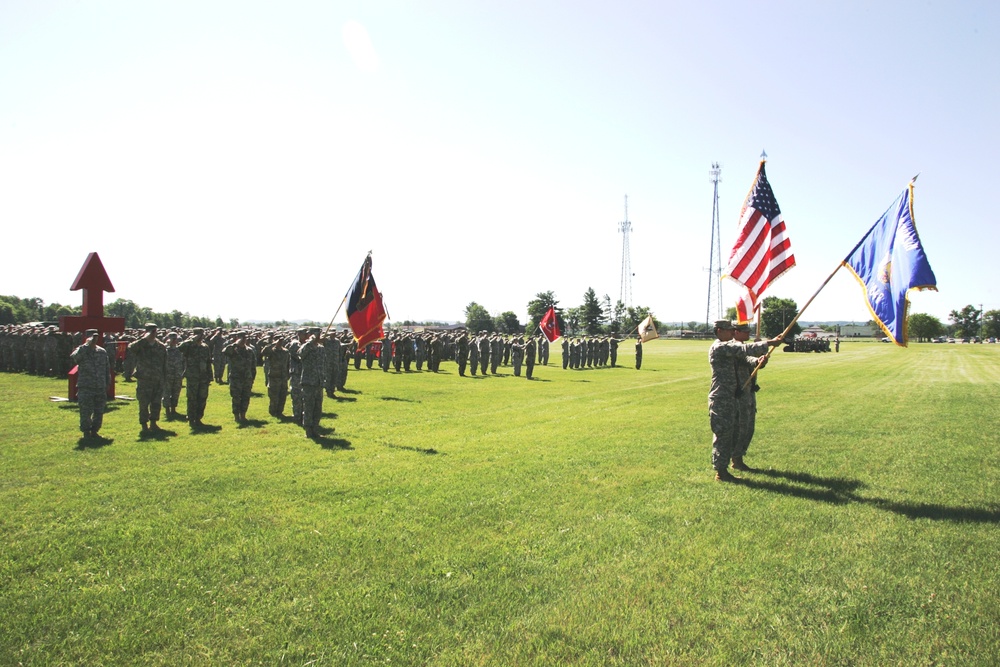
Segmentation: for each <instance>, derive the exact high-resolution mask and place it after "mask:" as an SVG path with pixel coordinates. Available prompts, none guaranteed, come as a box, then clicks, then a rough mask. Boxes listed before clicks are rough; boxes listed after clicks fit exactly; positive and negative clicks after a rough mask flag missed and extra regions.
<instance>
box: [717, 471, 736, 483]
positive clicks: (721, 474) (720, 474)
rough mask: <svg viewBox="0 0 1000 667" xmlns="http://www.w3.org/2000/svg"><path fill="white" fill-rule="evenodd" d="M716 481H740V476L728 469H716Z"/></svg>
mask: <svg viewBox="0 0 1000 667" xmlns="http://www.w3.org/2000/svg"><path fill="white" fill-rule="evenodd" d="M715 481H716V482H738V481H740V478H739V477H736V476H734V475H731V474H730V473H729V471H728V470H716V471H715Z"/></svg>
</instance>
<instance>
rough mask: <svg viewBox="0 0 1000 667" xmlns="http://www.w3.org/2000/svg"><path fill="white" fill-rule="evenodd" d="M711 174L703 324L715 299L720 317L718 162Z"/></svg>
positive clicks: (717, 317) (720, 256) (720, 250)
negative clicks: (710, 222) (713, 191)
mask: <svg viewBox="0 0 1000 667" xmlns="http://www.w3.org/2000/svg"><path fill="white" fill-rule="evenodd" d="M708 173H709V175H710V176H711V180H712V185H713V188H714V190H715V193H714V196H713V199H712V246H711V249H710V251H709V255H708V306H707V307H706V308H705V326H706V327H708V326H709V325H710V324H711V322H712V302H713V300H714V301H715V309H716V313H717V314H716V317H715V319H717V320H721V319H722V246H721V241H720V238H719V237H720V236H721V235H722V234H721V231H720V228H719V181H721V180H722V179H721V178H720V174H721V173H722V169H720V168H719V163H718V162H713V163H712V169H711V171H709V172H708Z"/></svg>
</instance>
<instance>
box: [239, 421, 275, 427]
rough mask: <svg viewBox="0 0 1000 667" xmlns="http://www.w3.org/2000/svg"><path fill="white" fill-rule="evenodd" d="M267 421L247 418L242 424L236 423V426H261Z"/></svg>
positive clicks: (265, 424)
mask: <svg viewBox="0 0 1000 667" xmlns="http://www.w3.org/2000/svg"><path fill="white" fill-rule="evenodd" d="M267 424H268V422H267V420H264V419H247V420H246V421H244V422H243V423H242V424H237V426H236V428H263V427H265V426H267Z"/></svg>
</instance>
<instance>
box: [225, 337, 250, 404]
mask: <svg viewBox="0 0 1000 667" xmlns="http://www.w3.org/2000/svg"><path fill="white" fill-rule="evenodd" d="M233 338H234V340H233V342H231V343H229V344H228V345H226V346H225V347H224V348H222V354H224V355H225V357H226V362H227V364H228V365H229V396H230V397H231V398H232V404H233V418H235V419H236V423H237V424H245V423H246V422H247V409H248V408H249V407H250V393H251V392H252V391H253V376H254V369H255V368H256V367H257V355H256V353H255V352H254V349H253V348H252V347H250V346H249V345H247V332H246V331H237V332H236V333H235V334H233Z"/></svg>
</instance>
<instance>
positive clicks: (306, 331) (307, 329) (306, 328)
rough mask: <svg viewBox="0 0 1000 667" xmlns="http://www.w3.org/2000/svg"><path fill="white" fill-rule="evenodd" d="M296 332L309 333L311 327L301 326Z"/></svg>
mask: <svg viewBox="0 0 1000 667" xmlns="http://www.w3.org/2000/svg"><path fill="white" fill-rule="evenodd" d="M295 333H300V334H304V333H309V327H299V328H298V329H296V330H295Z"/></svg>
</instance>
